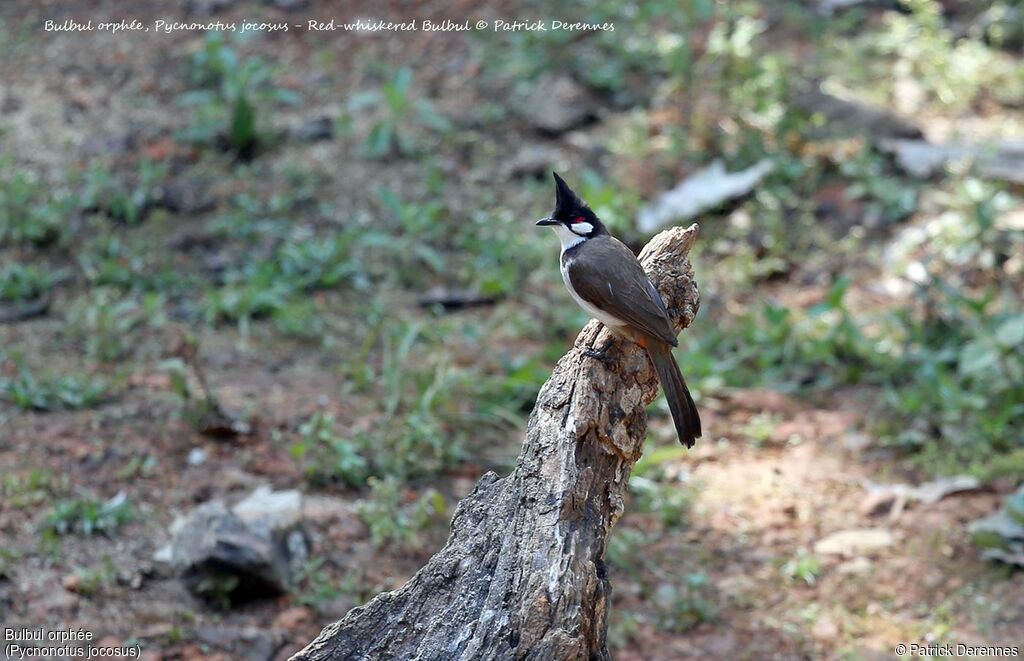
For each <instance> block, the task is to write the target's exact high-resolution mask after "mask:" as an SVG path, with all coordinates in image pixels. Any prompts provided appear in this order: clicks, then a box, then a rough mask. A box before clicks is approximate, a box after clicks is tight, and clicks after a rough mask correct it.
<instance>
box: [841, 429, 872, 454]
mask: <svg viewBox="0 0 1024 661" xmlns="http://www.w3.org/2000/svg"><path fill="white" fill-rule="evenodd" d="M874 444H875V439H874V438H872V437H871V436H870V435H868V434H865V433H864V432H860V431H849V432H846V433H845V434H843V447H844V448H845V449H846V450H847V451H849V452H863V451H865V450H867V449H868V448H870V447H871V446H872V445H874Z"/></svg>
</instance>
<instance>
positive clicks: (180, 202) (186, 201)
mask: <svg viewBox="0 0 1024 661" xmlns="http://www.w3.org/2000/svg"><path fill="white" fill-rule="evenodd" d="M153 203H154V204H156V205H158V206H161V207H163V208H165V209H167V210H168V211H170V212H171V213H178V214H196V213H203V212H205V211H209V210H211V209H213V208H214V206H216V201H215V200H214V199H213V197H212V196H211V195H210V194H209V192H208V191H207V190H206V185H205V184H204V183H203V182H202V181H200V180H198V179H174V180H171V181H168V182H167V183H165V184H162V185H161V186H158V187H157V189H156V191H154V196H153Z"/></svg>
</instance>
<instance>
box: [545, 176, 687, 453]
mask: <svg viewBox="0 0 1024 661" xmlns="http://www.w3.org/2000/svg"><path fill="white" fill-rule="evenodd" d="M552 174H553V175H554V178H555V208H554V211H552V212H551V215H550V216H547V217H545V218H541V219H540V220H538V221H537V222H536V225H539V226H541V227H550V228H551V229H552V230H554V232H555V234H556V235H557V236H558V239H559V241H560V242H561V244H562V251H561V255H560V264H561V268H560V270H561V272H562V280H563V281H564V282H565V286H566V288H567V289H568V290H569V294H570V295H571V296H572V297H573V299H574V300H575V301H576V303H577V304H578V305H579V306H580V307H581V308H583V310H584V311H586V312H587V314H589V315H590V316H591V317H593V318H594V319H597V320H598V321H600V322H601V323H603V324H604V325H605V326H606V327H607V328H608V329H609V330H610V331H611V332H612V334H613V335H615V336H618V337H624V338H626V339H628V340H631V341H633V342H635V343H637V344H639V345H640V346H641V347H643V348H644V350H645V351H646V352H647V355H648V357H649V358H650V360H651V363H652V364H653V365H654V371H655V372H657V374H658V380H659V381H660V382H661V387H662V389H663V390H664V391H665V399H666V400H668V408H669V411H671V412H672V420H673V422H674V423H675V428H676V434H677V435H678V437H679V442H680V443H681V444H683V445H685V446H686V447H688V448H690V447H693V444H694V442H695V441H696V439H697V438H699V437H700V435H701V426H700V414H699V413H698V412H697V405H696V404H694V402H693V397H691V396H690V390H689V389H688V388H687V387H686V381H684V380H683V375H682V373H681V372H680V371H679V365H678V364H677V363H676V361H675V358H674V357H673V356H672V349H673V347H676V346H678V345H679V342H678V340H677V339H676V333H675V329H674V328H673V326H672V320H671V319H670V318H669V316H668V310H667V309H666V307H665V302H664V301H663V300H662V299H661V295H660V294H659V293H658V290H657V288H656V287H655V286H654V283H652V282H651V280H650V278H648V277H647V273H646V272H644V268H643V266H641V265H640V261H639V260H638V259H637V258H636V255H634V254H633V251H632V250H630V249H629V248H628V247H626V245H625V244H624V243H622V242H621V241H619V240H618V239H616V238H615V237H614V236H612V235H611V234H609V232H608V230H607V229H606V228H605V226H604V224H603V223H602V222H601V220H600V219H599V218H598V217H597V214H595V213H594V212H593V211H592V210H591V208H590V207H589V206H588V205H587V204H586V202H584V201H583V200H582V199H581V198H580V196H579V195H577V194H576V193H575V192H573V190H572V189H571V188H569V185H568V184H566V183H565V180H564V179H562V178H561V177H560V176H558V173H556V172H553V173H552ZM610 344H611V342H609V343H608V344H606V345H605V346H604V347H603V348H602V349H599V350H594V349H588V350H587V351H585V352H584V353H586V355H588V356H592V357H594V358H598V359H601V360H604V358H605V352H606V351H607V350H608V348H609V346H610Z"/></svg>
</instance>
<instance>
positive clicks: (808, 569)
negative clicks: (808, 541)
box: [782, 549, 823, 585]
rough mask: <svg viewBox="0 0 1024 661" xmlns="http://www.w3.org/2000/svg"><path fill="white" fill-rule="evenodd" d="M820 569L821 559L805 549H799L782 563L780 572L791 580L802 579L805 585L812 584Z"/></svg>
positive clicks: (819, 573) (816, 578) (821, 568)
mask: <svg viewBox="0 0 1024 661" xmlns="http://www.w3.org/2000/svg"><path fill="white" fill-rule="evenodd" d="M822 571H823V567H822V565H821V560H819V559H818V557H817V556H815V555H813V554H811V553H808V552H807V549H800V550H799V551H798V552H797V554H796V556H794V557H792V558H790V559H789V560H787V561H786V563H785V564H784V565H782V573H783V574H784V575H785V576H786V578H788V579H789V580H791V581H803V582H804V583H806V584H807V585H814V583H815V581H817V580H818V577H819V576H821V573H822Z"/></svg>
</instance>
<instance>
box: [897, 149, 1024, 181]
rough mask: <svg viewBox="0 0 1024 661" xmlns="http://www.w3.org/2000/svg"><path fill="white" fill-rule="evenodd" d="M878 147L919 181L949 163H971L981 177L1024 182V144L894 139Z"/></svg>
mask: <svg viewBox="0 0 1024 661" xmlns="http://www.w3.org/2000/svg"><path fill="white" fill-rule="evenodd" d="M879 146H880V147H881V148H882V150H883V151H887V152H890V153H892V154H894V155H895V156H896V163H897V165H899V166H900V168H901V169H902V170H903V171H905V172H906V173H907V174H909V175H911V176H914V177H918V178H920V179H927V178H929V177H931V176H932V175H934V174H936V173H938V172H939V171H940V170H942V168H944V167H945V166H946V165H947V164H949V163H952V162H955V161H969V162H971V163H973V165H974V166H975V167H976V168H977V170H978V173H979V174H980V175H981V176H982V177H986V178H988V179H998V180H1000V181H1008V182H1011V183H1017V184H1020V183H1024V141H1012V140H1004V141H1001V142H997V143H995V144H993V145H972V144H966V143H950V144H945V145H934V144H932V143H930V142H927V141H925V140H898V139H892V140H882V141H881V142H880V143H879Z"/></svg>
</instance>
